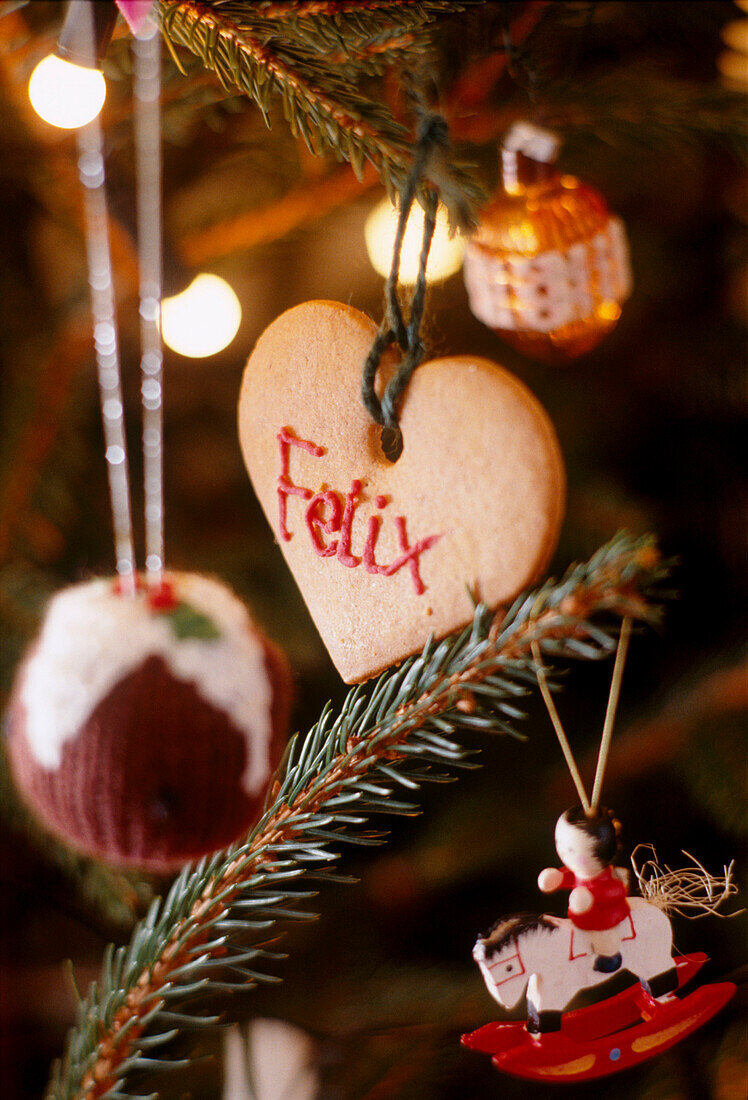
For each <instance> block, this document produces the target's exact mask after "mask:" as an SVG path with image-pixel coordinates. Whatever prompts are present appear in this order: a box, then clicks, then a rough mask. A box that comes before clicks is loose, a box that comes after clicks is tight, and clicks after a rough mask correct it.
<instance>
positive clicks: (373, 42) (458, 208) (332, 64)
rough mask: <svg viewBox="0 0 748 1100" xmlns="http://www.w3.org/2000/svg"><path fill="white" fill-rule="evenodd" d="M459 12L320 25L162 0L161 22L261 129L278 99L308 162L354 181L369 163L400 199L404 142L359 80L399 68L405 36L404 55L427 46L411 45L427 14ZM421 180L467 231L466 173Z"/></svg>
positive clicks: (401, 9)
mask: <svg viewBox="0 0 748 1100" xmlns="http://www.w3.org/2000/svg"><path fill="white" fill-rule="evenodd" d="M464 6H465V3H464V2H461V3H447V2H445V3H440V4H437V3H429V4H425V3H418V4H390V5H381V6H380V7H378V8H377V9H372V10H371V11H369V12H367V11H366V10H364V9H363V8H362V9H361V10H358V9H357V8H356V9H351V10H350V11H346V12H337V14H334V15H328V16H327V18H325V19H322V18H320V19H316V20H309V19H304V18H299V17H298V12H297V11H295V12H289V13H288V16H287V18H285V19H282V20H281V19H276V20H271V19H268V18H267V17H266V9H263V7H262V6H261V5H254V4H246V3H241V2H239V0H233V2H232V0H226V2H222V3H216V4H214V5H210V4H207V3H204V2H199V0H160V4H159V14H160V20H161V28H162V31H163V33H164V35H165V37H166V38H167V40H168V41H169V42H170V43H172V44H176V45H180V46H185V47H187V48H188V49H189V50H191V51H192V52H193V53H194V54H196V55H197V56H198V57H199V58H200V59H201V61H202V63H203V64H204V65H205V67H206V68H208V69H211V70H212V71H213V72H215V73H216V75H217V76H218V78H219V80H220V81H221V83H222V84H223V86H224V88H226V89H230V90H234V89H238V90H240V91H242V92H244V93H245V94H246V95H248V96H250V97H251V98H252V99H254V100H255V102H256V103H257V105H258V106H259V108H260V110H261V111H262V114H263V116H264V118H265V121H266V122H267V123H268V125H269V121H270V108H271V99H272V95H273V93H274V92H278V93H279V94H280V95H281V97H282V103H283V111H284V115H285V117H286V119H287V121H288V123H289V125H290V127H291V130H292V132H293V134H294V136H301V137H302V138H303V140H304V142H305V143H306V145H307V147H308V148H309V150H310V151H311V152H312V153H315V154H322V153H324V152H333V153H334V154H335V155H337V156H338V157H339V158H341V159H345V160H348V161H350V163H351V165H352V167H353V169H354V171H355V172H356V174H357V175H358V176H361V174H362V173H363V170H364V165H365V163H366V162H367V161H368V162H369V163H371V164H372V165H374V167H375V168H376V170H377V172H378V174H379V177H380V179H381V180H382V182H383V184H384V185H385V186H386V187H387V188H388V190H390V191H392V190H393V189H394V190H397V191H401V190H402V188H403V186H404V183H405V180H406V179H407V176H408V173H409V171H410V168H411V166H412V162H413V150H412V141H411V137H410V135H409V133H408V131H407V129H406V128H405V127H404V126H403V125H402V124H401V123H400V122H398V121H397V120H396V119H395V117H394V115H393V114H392V112H391V111H390V110H389V108H388V107H387V106H386V105H385V104H384V103H383V102H380V101H378V100H376V99H374V98H371V97H370V96H368V95H366V94H364V93H363V92H362V91H361V90H360V88H359V83H360V80H361V79H362V78H363V77H365V76H368V75H370V74H371V73H372V72H382V71H384V70H385V69H386V68H387V67H388V66H390V65H392V64H394V63H396V62H400V61H402V54H403V50H404V49H405V46H404V45H403V34H404V33H406V32H407V33H409V34H410V35H411V41H410V43H408V44H407V48H408V49H409V50H410V51H411V52H412V51H413V49H414V47H415V46H416V44H418V46H419V51H418V52H419V53H420V52H421V46H423V47H424V48H425V46H426V40H425V38H424V40H423V43H421V41H420V39H419V40H418V43H416V37H415V36H416V35H419V34H421V33H422V32H423V31H424V28H425V27H426V24H427V23H429V22H430V21H431V20H432V19H433V17H434V13H435V12H437V11H438V12H442V13H452V12H455V11H460V10H462V8H463V7H464ZM315 14H318V13H315ZM375 17H376V23H375V26H376V31H375V29H374V25H373V24H372V20H374V19H375ZM341 56H343V57H344V58H345V60H344V62H341ZM425 179H426V183H427V184H429V185H431V186H433V187H435V188H436V189H437V190H438V192H439V195H440V197H441V199H442V201H443V202H444V204H445V205H446V206H447V208H448V209H449V211H450V213H451V215H452V217H453V220H454V221H455V223H456V224H458V225H462V226H465V225H468V224H470V222H471V219H472V208H473V207H474V206H475V204H476V203H477V202H478V201H479V199H480V197H481V192H480V189H479V188H478V187H477V185H476V184H475V183H474V181H473V180H472V179H471V178H470V176H469V175H468V173H467V172H466V171H465V169H464V168H462V167H461V166H460V165H458V164H456V163H454V162H450V161H448V160H447V159H446V158H440V159H437V158H434V160H433V161H432V165H431V168H430V169H429V171H428V172H427V173H426V177H425Z"/></svg>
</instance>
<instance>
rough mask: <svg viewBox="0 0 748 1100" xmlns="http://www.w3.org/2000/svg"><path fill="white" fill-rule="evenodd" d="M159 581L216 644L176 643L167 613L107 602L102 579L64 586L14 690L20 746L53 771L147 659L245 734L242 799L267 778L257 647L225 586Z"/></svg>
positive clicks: (137, 603) (266, 704)
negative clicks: (20, 710) (197, 616)
mask: <svg viewBox="0 0 748 1100" xmlns="http://www.w3.org/2000/svg"><path fill="white" fill-rule="evenodd" d="M168 580H169V582H170V584H171V585H172V588H173V590H174V594H175V596H176V598H177V600H178V601H179V602H182V601H184V602H185V603H187V604H189V605H190V607H192V608H194V609H195V610H196V611H198V612H201V613H202V614H203V615H206V616H207V617H208V618H209V619H210V620H211V622H212V623H213V624H214V625H215V627H216V629H217V630H218V631H219V632H220V637H218V638H178V637H177V636H176V634H175V633H174V630H173V629H172V626H171V623H170V620H169V616H168V614H163V613H158V612H154V611H152V610H151V609H150V607H149V606H148V593H147V591H143V592H138V593H137V594H136V595H135V596H132V597H131V596H129V595H124V596H120V595H117V594H115V593H114V591H113V584H114V581H113V580H112V578H106V579H99V580H94V581H87V582H85V583H83V584H76V585H72V586H71V587H70V588H65V589H63V590H62V591H61V592H59V593H58V594H57V595H56V596H55V597H54V599H52V601H51V602H50V604H49V607H48V609H47V614H46V617H45V620H44V624H43V626H42V629H41V633H40V635H39V641H38V644H37V647H36V649H35V651H34V653H33V655H32V657H31V659H30V661H29V662H28V664H27V666H26V669H25V674H24V677H23V683H22V686H21V695H20V699H21V703H22V705H23V707H24V710H25V716H26V738H27V740H28V744H29V748H30V750H31V752H32V754H33V756H34V757H35V759H36V760H37V761H38V762H39V764H41V765H42V767H44V768H48V769H50V770H54V769H56V768H58V767H59V765H60V761H61V759H62V746H63V745H64V744H65V742H66V741H69V740H71V739H72V738H74V737H75V736H76V734H77V733H78V732H79V730H80V728H81V726H82V725H83V724H84V722H85V721H86V720H87V718H88V717H89V715H90V714H91V713H92V711H93V710H94V709H95V708H96V706H97V705H98V704H99V703H100V702H101V701H102V699H104V698H105V697H106V696H107V695H108V694H109V692H110V691H111V690H112V689H113V688H114V686H115V685H116V684H117V683H119V681H120V680H122V679H123V678H124V677H126V676H127V675H129V674H130V673H132V672H134V671H135V670H136V669H137V668H139V667H140V666H141V665H142V664H143V663H144V661H146V660H147V659H148V658H149V657H153V656H156V657H160V658H161V659H162V660H163V661H164V663H165V664H166V665H167V667H168V668H169V670H170V671H171V673H172V675H173V676H174V677H176V678H177V679H179V680H184V681H188V682H191V683H193V684H194V685H195V686H196V688H197V689H198V691H199V692H200V693H201V695H202V696H203V697H204V698H205V699H206V700H207V701H208V702H209V703H211V704H212V705H213V706H215V707H217V708H220V709H221V710H223V711H225V712H226V714H227V715H228V717H229V718H230V719H231V721H232V722H233V724H234V725H235V726H236V727H237V729H239V730H240V731H241V732H242V733H244V734H245V736H246V738H247V745H248V752H247V767H246V769H245V771H244V774H243V776H242V780H241V782H242V786H243V787H244V790H245V791H246V792H247V794H248V795H250V796H252V795H254V794H256V793H257V792H258V791H259V790H260V789H261V787H262V784H263V783H264V782H265V780H266V778H267V774H268V769H269V754H270V740H271V736H272V726H271V719H270V707H271V702H272V685H271V683H270V680H269V678H268V674H267V671H266V667H265V660H264V648H263V644H262V641H261V639H260V637H259V635H258V633H257V630H256V628H255V627H254V625H253V623H252V620H251V619H250V617H249V613H248V611H247V609H246V607H245V606H244V604H243V603H242V602H241V600H239V599H238V598H237V597H236V596H235V595H234V594H233V593H232V592H231V591H230V590H229V589H228V588H227V587H226V586H225V585H223V584H221V583H220V582H218V581H215V580H211V579H210V578H209V577H201V576H198V575H197V574H195V573H170V574H169V575H168Z"/></svg>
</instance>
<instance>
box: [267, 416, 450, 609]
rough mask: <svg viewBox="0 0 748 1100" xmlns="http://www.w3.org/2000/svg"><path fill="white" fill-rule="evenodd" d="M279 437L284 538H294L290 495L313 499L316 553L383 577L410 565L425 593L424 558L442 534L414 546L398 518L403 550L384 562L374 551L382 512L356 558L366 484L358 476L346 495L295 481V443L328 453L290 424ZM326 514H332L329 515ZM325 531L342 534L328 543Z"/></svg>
mask: <svg viewBox="0 0 748 1100" xmlns="http://www.w3.org/2000/svg"><path fill="white" fill-rule="evenodd" d="M277 439H278V443H279V444H280V465H281V472H280V474H279V475H278V514H279V516H278V518H279V526H280V534H281V538H282V539H283V540H284V541H285V542H288V541H289V539H290V538H291V532H290V531H289V530H288V527H287V525H286V520H287V515H288V508H287V505H288V498H289V497H290V496H294V497H301V499H302V500H307V501H309V503H308V504H307V506H306V509H305V512H304V521H305V523H306V527H307V530H308V532H309V538H310V539H311V542H312V548H313V549H314V552H315V553H316V554H319V556H320V557H321V558H332V557H335V558H337V560H338V561H339V562H340V564H341V565H345V566H347V567H348V568H349V569H355V568H356V566H358V565H361V563H362V562H363V565H364V567H365V569H366V571H367V573H379V574H380V575H381V576H383V577H392V576H394V575H395V573H397V572H399V571H400V570H401V569H402V568H403V566H405V565H407V566H408V567H409V569H410V576H411V579H412V581H413V587H414V588H415V590H416V594H417V595H419V596H420V595H422V594H423V593H424V592H425V591H426V587H425V585H424V583H423V581H422V580H421V574H420V571H419V558H420V556H421V554H423V553H424V552H425V551H426V550H430V549H431V547H432V546H433V545H434V543H435V542H438V541H439V539H440V538H441V535H429V536H428V537H427V538H425V539H419V540H418V542H416V543H415V544H414V545H413V546H409V545H408V536H407V533H406V530H405V516H395V527H396V529H397V539H398V545H399V546H400V549H401V550H402V551H403V553H402V555H401V557H399V558H397V559H396V560H395V561H393V562H392V564H391V565H380V564H379V562H378V561H377V560H376V557H375V551H376V545H377V539H378V537H379V528H380V527H381V524H382V517H381V516H378V515H374V516H369V526H368V532H367V535H366V543H365V545H364V550H363V554H362V556H361V557H360V558H359V557H356V555H355V554H353V553H352V552H351V528H352V526H353V517H354V515H355V512H356V508H357V507H358V505H359V504H360V501H359V499H358V498H359V493H360V492H361V488H362V485H361V482H360V481H359V480H358V479H354V480H353V481H352V482H351V487H350V489H349V490H348V492H347V493H346V494H345V496H343V495H342V494H340V493H336V492H334V491H333V490H332V489H327V490H325V491H324V492H319V493H313V492H312V490H311V489H307V488H306V487H305V486H303V485H294V483H293V482H292V481H291V476H290V473H289V464H290V461H291V447H299V448H300V449H301V450H302V451H306V452H307V454H310V455H313V456H314V457H315V458H321V457H322V455H323V454H324V453H325V448H324V447H318V446H317V444H316V443H310V442H309V440H307V439H297V438H296V436H295V435H292V433H291V432H290V431H289V430H288V428H281V430H280V431H279V432H278V436H277ZM375 502H376V506H377V508H379V509H384V508H386V507H387V498H386V497H383V496H377V497H376V498H375ZM325 512H327V515H326V516H325ZM323 532H324V534H326V535H331V534H338V535H339V538H336V539H331V540H330V541H329V542H325V541H324V539H323Z"/></svg>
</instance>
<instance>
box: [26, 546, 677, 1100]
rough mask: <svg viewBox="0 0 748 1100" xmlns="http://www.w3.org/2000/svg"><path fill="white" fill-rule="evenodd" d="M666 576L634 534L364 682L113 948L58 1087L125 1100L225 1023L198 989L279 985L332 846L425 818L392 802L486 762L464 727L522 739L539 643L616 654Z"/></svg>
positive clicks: (367, 840) (551, 648)
mask: <svg viewBox="0 0 748 1100" xmlns="http://www.w3.org/2000/svg"><path fill="white" fill-rule="evenodd" d="M664 572H666V570H665V569H664V568H663V567H662V565H661V564H660V560H659V555H658V554H657V551H656V549H655V547H654V545H653V543H652V541H651V540H650V539H644V540H639V541H632V540H631V539H629V538H628V537H626V536H619V537H617V538H616V539H614V540H613V541H612V542H611V543H609V544H608V545H607V546H604V547H603V548H602V549H601V550H599V551H598V552H597V553H596V554H595V555H594V556H593V558H592V559H591V560H590V561H589V562H587V563H585V564H582V565H578V566H575V567H574V568H572V569H571V570H569V572H568V573H567V575H566V577H564V579H563V580H562V581H561V582H548V583H547V584H545V585H544V586H543V587H542V588H540V589H539V590H538V591H534V592H530V593H526V594H524V595H523V596H522V597H520V599H518V600H517V601H516V602H515V604H514V605H513V607H511V608H510V609H508V610H502V611H499V612H497V613H496V614H492V613H491V612H489V611H487V610H486V609H485V608H484V607H478V608H477V609H476V612H475V617H474V620H473V623H472V624H471V625H470V626H469V627H468V628H467V629H466V630H464V631H463V632H462V633H461V634H459V635H454V636H451V637H449V638H446V639H444V640H443V641H441V642H439V643H435V642H429V643H428V644H427V645H426V647H425V649H424V651H423V652H422V653H421V654H420V655H419V656H417V657H412V658H410V659H408V660H407V661H405V662H404V663H403V664H402V665H401V666H400V667H399V668H397V669H394V670H391V671H389V672H386V673H384V674H383V675H382V676H381V677H380V678H379V679H378V680H377V681H376V683H375V684H374V685H373V686H372V687H369V688H367V687H364V686H358V687H355V688H354V689H353V690H352V691H351V692H350V693H349V694H348V696H347V698H346V700H345V702H344V703H343V705H342V707H341V709H340V712H339V713H338V715H337V716H336V717H333V714H332V709H331V707H329V706H328V707H327V708H325V710H324V712H323V714H322V716H321V717H320V719H319V721H318V722H317V723H316V725H315V726H313V728H312V729H311V730H310V731H309V733H308V734H307V736H306V737H305V738H303V739H302V738H298V737H297V738H295V739H294V740H293V741H292V742H291V744H290V747H289V751H288V753H287V755H286V760H285V763H284V765H283V766H282V768H281V770H280V773H279V776H278V778H277V780H276V782H275V784H274V787H273V789H272V790H271V792H270V795H269V798H268V803H269V804H268V806H267V809H266V811H265V813H264V815H263V817H262V818H261V819H260V821H259V822H258V824H257V825H256V827H255V828H254V830H253V831H252V832H251V833H250V835H249V837H248V838H247V839H246V841H245V842H244V843H243V844H240V845H238V846H235V847H233V848H231V849H229V850H228V851H225V852H222V853H219V854H217V855H215V856H213V857H212V858H210V859H208V860H203V861H202V862H201V863H199V864H198V865H197V866H196V867H195V868H194V869H190V868H186V869H185V870H184V871H183V872H182V873H181V874H180V875H179V877H178V878H177V880H176V881H175V883H174V884H173V886H172V888H171V890H170V892H169V894H168V896H167V898H166V899H165V900H164V901H161V900H157V901H156V902H154V904H153V905H152V907H151V909H150V911H149V913H148V916H147V917H146V918H145V920H144V921H142V922H141V923H140V924H139V925H138V926H137V927H136V929H135V931H134V934H133V938H132V940H131V942H130V945H129V946H128V947H127V948H124V947H122V948H118V949H117V950H116V951H115V950H113V949H110V951H109V952H108V953H107V956H106V959H105V963H104V969H103V974H102V980H101V983H100V985H99V986H93V987H92V989H91V990H90V992H89V994H88V996H87V997H86V999H85V1000H84V1001H82V1002H81V1003H80V1005H79V1010H78V1023H77V1026H76V1028H75V1029H74V1030H73V1031H72V1032H71V1034H70V1037H69V1041H68V1048H67V1052H66V1055H65V1058H64V1060H63V1061H62V1063H61V1064H60V1065H58V1067H57V1068H56V1072H55V1075H54V1078H53V1081H52V1083H51V1085H50V1090H49V1093H48V1096H49V1097H50V1098H54V1100H63V1098H66V1100H72V1098H78V1100H82V1098H84V1097H85V1098H87V1100H95V1098H97V1097H104V1096H111V1097H114V1098H116V1097H123V1096H125V1095H126V1094H125V1092H124V1091H123V1089H122V1083H123V1081H124V1079H125V1077H126V1075H127V1074H128V1072H130V1071H131V1070H150V1069H155V1068H157V1067H158V1066H159V1065H171V1064H173V1063H172V1062H169V1061H163V1062H162V1061H161V1060H159V1059H158V1058H153V1056H152V1053H151V1052H152V1050H153V1049H154V1048H158V1047H159V1046H160V1045H162V1044H166V1043H168V1041H169V1040H170V1039H171V1038H172V1037H173V1036H174V1035H175V1034H176V1032H177V1031H178V1030H179V1028H180V1027H182V1026H189V1025H190V1024H192V1025H198V1024H200V1023H205V1022H212V1021H206V1018H205V1017H201V1016H199V1015H197V1014H195V1012H194V1009H193V1008H191V1007H190V999H191V998H192V997H193V996H194V995H195V994H196V993H198V992H202V993H215V992H221V991H223V990H227V989H233V988H238V987H246V986H247V985H248V984H249V985H253V984H257V983H260V982H264V981H274V980H277V979H276V978H274V977H273V976H271V975H269V974H268V973H266V972H264V971H263V970H257V969H256V966H257V965H258V964H259V965H260V966H262V965H263V961H264V960H267V959H270V958H274V957H277V956H274V955H273V954H272V953H270V952H268V951H267V950H266V948H265V947H263V946H261V944H260V942H259V936H260V935H263V936H266V934H267V929H268V928H269V927H270V926H271V925H273V924H274V923H275V922H276V921H277V920H283V919H294V918H297V919H305V918H309V916H310V914H309V913H307V912H306V911H305V909H303V908H302V909H301V910H299V909H297V908H296V906H297V904H298V903H299V902H300V901H301V902H302V903H303V902H304V900H305V899H307V898H309V897H310V896H312V895H311V894H310V892H309V891H305V890H299V889H298V879H299V877H300V876H303V875H306V876H311V875H312V874H316V875H317V876H318V877H327V878H330V877H332V876H331V875H330V872H329V870H323V871H321V872H320V871H318V870H316V869H317V868H318V867H319V866H320V864H322V865H329V864H331V863H333V862H335V861H336V860H337V859H338V853H337V851H335V850H333V849H332V848H331V845H337V844H339V843H341V842H344V841H347V842H352V843H358V844H372V843H378V842H380V841H381V839H382V834H381V833H380V832H372V831H362V829H361V826H362V825H364V824H365V822H366V821H367V820H368V818H369V816H370V815H371V814H374V813H400V814H412V813H414V812H416V807H415V806H414V805H413V804H412V803H411V802H405V801H399V800H398V801H396V800H394V799H393V798H392V791H393V789H394V788H395V787H403V788H405V789H406V790H407V791H412V790H414V789H417V788H418V786H419V784H420V783H421V782H422V781H428V780H431V781H439V780H444V779H447V778H449V777H450V775H449V771H448V772H447V773H446V774H445V773H444V771H443V770H442V769H444V767H445V766H446V767H447V768H448V769H453V768H455V767H470V766H472V765H470V764H469V763H468V762H467V760H466V757H467V755H468V752H466V750H464V749H463V748H461V747H460V745H459V744H458V743H457V742H456V741H455V739H454V734H455V730H456V728H458V727H461V728H462V729H463V730H466V729H476V730H482V731H484V732H507V733H514V728H513V725H512V722H513V721H514V720H515V719H518V718H521V717H523V715H522V712H521V711H519V710H518V709H517V707H516V697H517V696H520V695H522V694H524V693H525V692H526V691H527V685H528V684H532V683H533V682H534V672H533V664H532V660H531V659H530V657H529V652H530V646H531V644H532V642H533V641H537V642H538V643H539V645H540V647H541V651H542V652H544V653H545V654H547V655H550V656H554V655H557V656H564V657H583V658H593V657H599V656H603V655H605V654H607V653H608V652H610V651H611V650H612V648H614V643H613V640H612V639H613V636H614V634H615V624H616V622H617V620H619V619H620V618H621V617H622V616H625V615H629V616H631V617H633V618H634V619H637V620H640V621H650V622H651V621H655V620H656V619H657V616H658V612H657V608H656V607H654V606H653V605H652V604H650V602H649V600H648V593H649V591H650V589H651V587H652V585H653V583H655V582H656V581H658V580H659V579H660V578H661V576H662V575H663V574H664ZM593 620H594V621H593ZM434 767H437V768H439V771H436V772H435V771H434V770H433V768H434ZM177 1010H178V1011H177Z"/></svg>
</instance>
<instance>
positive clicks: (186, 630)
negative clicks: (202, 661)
mask: <svg viewBox="0 0 748 1100" xmlns="http://www.w3.org/2000/svg"><path fill="white" fill-rule="evenodd" d="M166 618H167V619H168V620H169V623H170V625H171V629H172V630H173V631H174V635H175V637H177V638H179V639H181V640H184V639H185V638H199V639H201V641H206V642H208V641H213V640H214V639H216V638H220V637H221V632H220V630H219V629H218V627H217V626H216V624H215V623H214V622H213V620H212V619H209V618H208V616H207V615H204V614H203V613H202V611H198V610H197V609H196V608H194V607H191V606H190V604H188V603H180V604H177V606H176V607H175V608H174V609H173V610H172V611H168V612H167V613H166Z"/></svg>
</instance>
